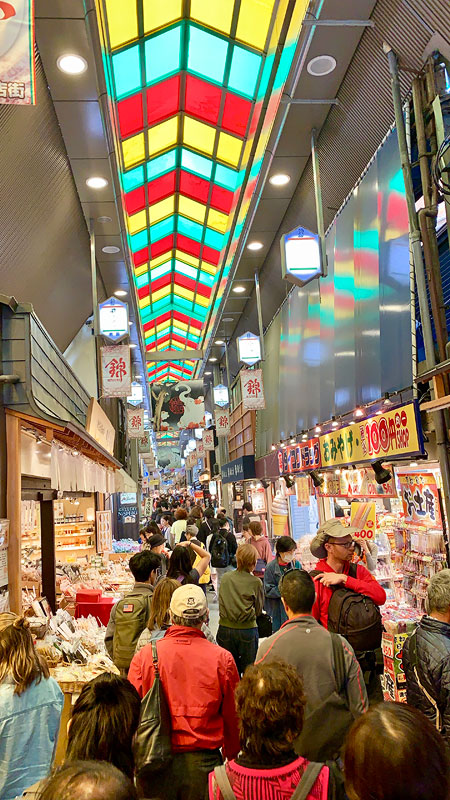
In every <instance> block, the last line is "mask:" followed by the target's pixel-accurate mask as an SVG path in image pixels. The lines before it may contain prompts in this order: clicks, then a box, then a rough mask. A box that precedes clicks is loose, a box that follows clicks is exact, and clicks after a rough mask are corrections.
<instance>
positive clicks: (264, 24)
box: [236, 0, 274, 50]
mask: <svg viewBox="0 0 450 800" xmlns="http://www.w3.org/2000/svg"><path fill="white" fill-rule="evenodd" d="M273 6H274V0H241V8H240V11H239V17H238V24H237V30H236V39H240V40H241V41H242V42H245V43H246V44H249V45H251V46H252V47H257V48H258V50H263V49H264V45H265V43H266V39H267V32H268V30H269V25H270V19H271V16H272V11H273Z"/></svg>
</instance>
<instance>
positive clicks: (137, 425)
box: [127, 408, 145, 439]
mask: <svg viewBox="0 0 450 800" xmlns="http://www.w3.org/2000/svg"><path fill="white" fill-rule="evenodd" d="M127 421H128V436H129V438H130V439H142V437H143V436H144V434H145V431H144V411H143V409H139V408H133V409H127Z"/></svg>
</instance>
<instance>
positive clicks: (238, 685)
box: [0, 501, 450, 800]
mask: <svg viewBox="0 0 450 800" xmlns="http://www.w3.org/2000/svg"><path fill="white" fill-rule="evenodd" d="M163 505H164V504H163V501H162V505H161V507H160V508H159V511H158V512H157V513H156V515H155V518H154V519H153V520H151V521H150V523H149V525H148V526H147V528H148V529H147V530H146V531H145V535H143V549H142V551H141V552H140V553H138V554H136V555H135V556H133V557H132V558H131V559H130V570H131V572H132V574H133V577H134V579H135V583H134V587H133V589H132V590H131V591H130V592H128V593H127V594H126V595H125V596H124V597H123V598H122V600H120V601H119V603H117V604H116V606H115V607H114V609H113V613H112V615H111V620H110V623H109V625H108V628H107V631H106V639H105V645H106V648H107V651H108V652H109V653H110V655H111V656H112V658H113V660H114V661H115V663H116V665H117V666H118V667H119V669H120V671H121V675H120V676H119V675H116V674H112V673H110V674H109V673H106V674H104V675H101V676H99V677H97V678H95V679H94V680H92V681H90V682H89V683H88V684H86V686H85V687H84V688H83V690H82V692H81V693H80V695H79V697H78V699H77V700H76V702H75V704H74V706H73V709H72V715H71V720H70V723H69V727H68V734H67V749H66V754H65V760H64V763H63V764H62V766H60V767H59V768H58V769H55V770H54V771H53V772H51V769H52V762H53V758H54V753H55V749H56V741H57V737H58V729H59V724H60V716H61V710H62V703H63V697H62V693H61V690H60V689H59V687H58V685H57V683H56V682H55V681H54V680H53V679H52V678H50V677H49V670H48V667H47V666H46V664H45V662H44V661H42V660H41V659H40V657H39V656H38V655H37V653H36V651H35V649H34V645H33V641H32V637H31V633H30V630H29V628H28V623H27V620H26V619H24V618H22V617H18V616H16V615H14V614H9V613H8V614H0V754H1V761H0V798H2V800H3V799H4V800H13V798H16V797H23V798H28V800H69V798H70V800H92V798H94V797H95V798H96V800H113V799H114V800H136V798H137V797H140V798H148V800H162V798H164V800H207V799H208V798H209V800H233V798H236V800H260V798H262V799H264V800H265V799H268V798H277V800H291V798H293V797H297V796H301V797H304V798H309V800H313V799H314V800H328V798H330V799H331V798H334V799H335V800H341V798H342V800H345V798H348V800H394V798H395V800H407V799H408V800H426V798H427V799H428V798H431V797H432V798H433V800H450V794H449V793H450V784H449V764H448V747H447V746H448V742H449V739H450V734H449V731H450V703H449V700H448V696H449V694H450V677H449V675H450V670H449V663H450V644H449V642H450V570H443V571H442V572H441V573H439V574H438V575H436V576H435V577H434V578H433V579H432V580H431V581H430V583H429V587H428V599H427V611H428V613H427V615H426V616H425V617H424V618H423V619H422V621H421V623H420V625H419V626H418V628H417V630H416V631H415V632H414V634H413V635H412V636H411V637H410V638H409V639H408V640H407V642H406V643H405V647H404V659H403V660H404V669H405V675H406V680H407V692H408V698H407V699H408V704H409V705H405V704H396V703H378V704H376V705H372V706H371V707H370V708H369V701H371V702H372V703H373V701H374V699H375V697H376V679H377V678H378V675H377V670H376V649H377V648H376V644H377V635H378V634H377V631H378V628H377V621H378V617H377V614H379V612H378V606H379V605H382V604H383V602H384V599H385V597H384V592H383V590H382V588H381V587H380V586H379V584H378V583H377V582H376V580H375V579H374V578H373V576H372V575H371V573H370V571H369V570H367V569H366V567H365V566H364V564H362V563H361V560H360V558H359V555H360V554H355V552H354V551H355V547H354V541H353V539H352V529H351V528H348V527H347V528H346V527H344V525H343V524H342V522H341V521H340V520H339V519H334V520H330V521H329V522H328V523H326V524H325V525H324V526H323V527H322V528H321V529H319V531H318V533H317V536H316V537H315V539H314V541H313V542H312V544H311V550H312V553H313V554H315V555H316V556H318V557H319V562H318V564H317V567H316V569H315V570H314V572H313V573H312V574H308V573H307V572H306V571H305V570H303V569H302V568H301V564H300V562H299V561H298V559H297V557H296V549H297V548H296V542H295V541H294V540H293V539H291V538H290V537H287V536H283V537H279V539H277V542H276V547H275V554H272V550H271V547H270V542H269V540H268V539H267V537H265V536H264V535H263V531H262V526H261V523H260V521H259V520H258V519H254V518H253V519H250V518H249V519H248V521H246V525H247V527H248V534H246V535H244V537H243V539H244V541H243V543H239V544H238V542H237V539H236V537H235V534H234V532H233V531H232V530H231V526H230V520H229V519H228V518H227V516H226V514H224V513H222V510H221V511H220V513H218V514H214V510H213V509H205V510H204V511H205V513H204V514H203V510H202V509H201V508H200V506H198V505H194V504H192V503H191V504H189V507H188V504H187V503H186V502H184V504H183V506H184V507H183V508H174V507H173V504H172V508H171V511H174V512H175V513H176V516H177V519H176V522H175V533H174V534H173V539H172V541H171V536H172V531H173V527H172V517H171V515H170V511H169V509H168V506H169V503H166V504H165V505H164V507H163ZM180 512H185V513H180ZM245 512H246V513H247V514H248V515H250V514H251V515H252V516H253V517H254V516H256V515H253V514H252V510H251V507H250V508H246V509H245ZM177 522H180V523H182V524H180V525H177V524H176V523H177ZM155 526H158V530H155ZM366 556H367V554H366ZM220 559H222V562H221V563H220V566H214V563H216V564H217V563H219V561H220ZM225 562H226V563H225ZM366 563H368V559H367V558H366ZM209 570H211V573H212V577H213V578H214V575H216V577H217V582H216V587H217V590H218V605H219V627H218V632H217V643H216V641H215V639H214V636H213V634H212V633H211V631H210V629H209V627H208V620H209V608H208V593H207V592H206V591H205V589H206V588H207V587H208V581H209V575H208V571H209ZM219 570H220V573H219V574H217V572H218V571H219ZM202 578H203V582H202ZM358 599H359V600H361V599H363V602H358ZM349 600H350V601H351V602H352V608H353V609H356V611H355V610H353V611H352V614H355V613H356V614H359V615H360V616H359V617H352V614H346V615H345V616H346V619H347V620H350V622H349V627H348V628H347V629H345V630H340V629H339V626H338V625H337V624H336V614H337V612H339V610H342V609H343V608H345V604H346V603H347V602H348V601H349ZM360 606H361V607H362V608H364V609H365V610H364V611H363V610H362V608H360V609H359V610H358V608H359V607H360ZM264 608H265V610H266V611H267V612H268V613H269V614H270V617H271V618H272V625H273V633H272V635H271V636H269V637H268V638H265V639H264V638H263V639H262V640H261V639H260V638H259V635H258V621H259V619H260V618H261V615H262V614H263V609H264ZM364 614H367V618H364V616H361V615H364ZM352 620H353V622H352ZM355 620H358V624H359V627H358V626H357V625H356V621H355ZM352 625H353V626H354V627H353V628H352ZM336 628H338V629H336ZM361 637H363V638H361ZM364 637H366V640H367V641H368V642H369V641H370V642H371V647H369V648H367V649H365V650H364V652H360V651H359V650H358V648H357V647H356V646H355V647H353V646H352V642H361V641H364ZM373 665H375V666H374V668H373V669H371V667H372V666H373ZM374 684H375V690H374ZM155 690H156V693H155ZM158 692H159V694H158ZM150 696H151V697H160V698H163V699H164V701H165V702H166V704H167V709H168V722H167V721H166V722H167V729H166V731H165V736H166V739H167V741H168V743H169V747H170V750H171V755H170V760H168V761H167V762H165V764H164V766H163V767H161V768H159V769H158V770H157V771H153V772H145V771H142V770H141V768H140V761H139V760H138V756H137V753H138V749H137V742H140V741H141V739H140V737H141V735H142V727H143V726H144V727H145V724H147V723H146V722H144V717H143V714H144V711H143V709H144V707H145V706H144V704H143V703H142V701H143V700H144V699H145V700H147V699H148V698H149V697H150ZM377 699H380V698H379V697H378V698H377ZM164 719H165V718H163V716H161V718H160V720H159V727H158V726H157V728H158V731H159V733H157V732H155V731H156V728H155V729H154V733H153V734H152V735H153V736H159V735H161V728H162V727H163V725H164V724H166V722H164ZM343 767H345V769H343ZM344 783H345V786H344Z"/></svg>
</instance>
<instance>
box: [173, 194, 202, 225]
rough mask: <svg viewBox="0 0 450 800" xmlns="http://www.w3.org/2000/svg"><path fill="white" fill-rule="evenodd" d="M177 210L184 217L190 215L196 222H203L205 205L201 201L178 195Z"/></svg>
mask: <svg viewBox="0 0 450 800" xmlns="http://www.w3.org/2000/svg"><path fill="white" fill-rule="evenodd" d="M178 211H179V213H180V214H184V216H186V217H190V218H191V219H193V220H195V221H196V222H201V223H203V222H204V221H205V214H206V206H204V205H203V204H202V203H197V201H196V200H191V199H190V198H189V197H185V196H184V195H180V198H179V201H178Z"/></svg>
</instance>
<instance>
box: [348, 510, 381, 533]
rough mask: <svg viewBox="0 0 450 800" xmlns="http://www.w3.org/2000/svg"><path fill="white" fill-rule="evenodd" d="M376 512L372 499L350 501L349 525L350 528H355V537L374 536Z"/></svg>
mask: <svg viewBox="0 0 450 800" xmlns="http://www.w3.org/2000/svg"><path fill="white" fill-rule="evenodd" d="M376 514H377V511H376V505H375V503H374V502H372V501H370V502H368V503H352V505H351V521H350V525H351V526H352V528H357V531H356V533H355V537H356V538H357V539H374V538H375V529H376Z"/></svg>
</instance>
